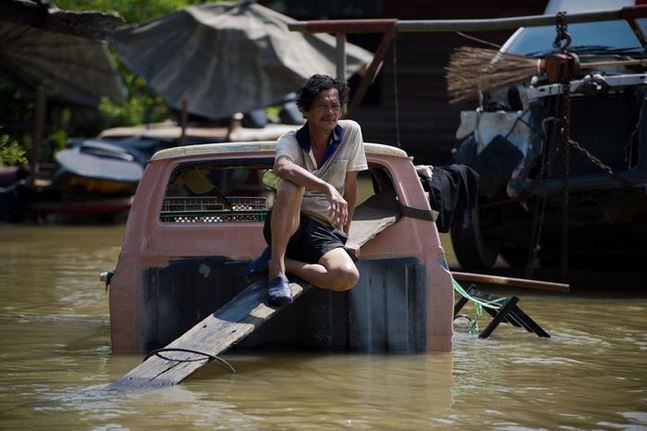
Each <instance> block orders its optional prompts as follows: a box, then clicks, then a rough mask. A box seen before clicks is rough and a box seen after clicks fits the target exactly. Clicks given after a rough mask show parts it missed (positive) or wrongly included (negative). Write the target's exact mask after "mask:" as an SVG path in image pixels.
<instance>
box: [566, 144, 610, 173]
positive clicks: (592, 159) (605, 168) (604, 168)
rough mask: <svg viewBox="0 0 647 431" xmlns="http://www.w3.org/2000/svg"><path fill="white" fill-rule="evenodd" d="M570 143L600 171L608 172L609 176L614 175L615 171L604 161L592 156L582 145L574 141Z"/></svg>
mask: <svg viewBox="0 0 647 431" xmlns="http://www.w3.org/2000/svg"><path fill="white" fill-rule="evenodd" d="M568 142H569V144H570V145H571V146H572V147H573V148H575V149H576V150H577V151H579V152H580V153H582V154H584V156H585V157H586V158H587V159H589V161H590V162H591V163H593V164H594V165H595V166H597V167H598V168H600V170H602V171H604V172H606V173H607V174H609V175H613V170H612V169H611V167H610V166H609V165H607V164H605V163H604V162H603V161H602V160H600V159H598V158H597V157H595V156H594V155H593V154H591V153H590V152H589V151H588V150H587V149H586V148H584V147H582V146H581V145H580V144H578V143H577V142H575V141H574V140H572V139H569V141H568Z"/></svg>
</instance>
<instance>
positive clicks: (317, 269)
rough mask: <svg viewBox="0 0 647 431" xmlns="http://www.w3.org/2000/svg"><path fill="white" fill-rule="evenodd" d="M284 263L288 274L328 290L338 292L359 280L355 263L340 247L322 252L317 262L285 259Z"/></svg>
mask: <svg viewBox="0 0 647 431" xmlns="http://www.w3.org/2000/svg"><path fill="white" fill-rule="evenodd" d="M272 256H274V255H273V254H272ZM285 265H286V268H287V272H289V273H290V274H294V275H296V276H297V277H300V278H302V279H304V280H306V281H309V282H310V283H312V284H314V285H315V286H319V287H322V288H324V289H328V290H334V291H338V292H339V291H344V290H349V289H351V288H352V287H353V286H355V284H357V281H358V280H359V271H357V267H356V266H355V263H354V262H353V260H352V259H351V258H350V256H349V255H348V253H347V252H346V250H344V249H343V248H341V247H339V248H335V249H333V250H330V251H329V252H328V253H326V254H324V255H323V256H322V257H321V259H319V263H312V264H311V263H304V262H299V261H297V260H293V259H285Z"/></svg>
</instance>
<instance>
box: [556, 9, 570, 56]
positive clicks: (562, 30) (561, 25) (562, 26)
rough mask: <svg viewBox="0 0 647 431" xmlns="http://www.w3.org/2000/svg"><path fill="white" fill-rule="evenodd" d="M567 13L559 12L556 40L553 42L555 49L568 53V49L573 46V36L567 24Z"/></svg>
mask: <svg viewBox="0 0 647 431" xmlns="http://www.w3.org/2000/svg"><path fill="white" fill-rule="evenodd" d="M565 17H566V12H557V22H556V23H555V32H556V33H557V35H556V36H555V40H554V41H553V48H555V49H559V50H560V51H562V52H566V48H568V46H569V45H570V44H571V35H570V34H568V26H567V24H566V20H565V19H564V18H565Z"/></svg>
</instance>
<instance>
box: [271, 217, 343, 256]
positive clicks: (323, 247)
mask: <svg viewBox="0 0 647 431" xmlns="http://www.w3.org/2000/svg"><path fill="white" fill-rule="evenodd" d="M271 216H272V213H271V212H270V213H269V214H268V215H267V217H266V218H265V225H264V226H263V236H265V241H267V243H268V244H271V243H272V235H271V234H272V227H271V222H270V220H271ZM347 239H348V236H347V235H346V232H344V231H343V230H341V229H338V228H336V227H333V226H331V225H329V224H327V223H325V222H322V221H319V220H317V219H315V218H313V217H308V216H306V215H303V214H301V221H300V223H299V227H298V228H297V231H296V232H295V233H294V235H292V237H291V238H290V241H289V242H288V247H287V250H286V252H285V255H286V257H289V258H290V259H294V260H298V261H300V262H305V263H318V262H319V259H321V256H323V255H324V254H326V253H328V252H329V251H330V250H334V249H336V248H339V247H344V245H345V244H346V240H347Z"/></svg>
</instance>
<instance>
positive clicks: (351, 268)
mask: <svg viewBox="0 0 647 431" xmlns="http://www.w3.org/2000/svg"><path fill="white" fill-rule="evenodd" d="M330 276H331V279H332V284H333V286H331V288H332V289H333V290H336V291H339V292H342V291H345V290H350V289H352V288H353V287H355V285H356V284H357V282H358V281H359V271H358V270H357V267H356V266H355V265H354V264H352V263H351V264H349V265H344V266H341V267H338V268H334V269H332V270H330Z"/></svg>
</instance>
